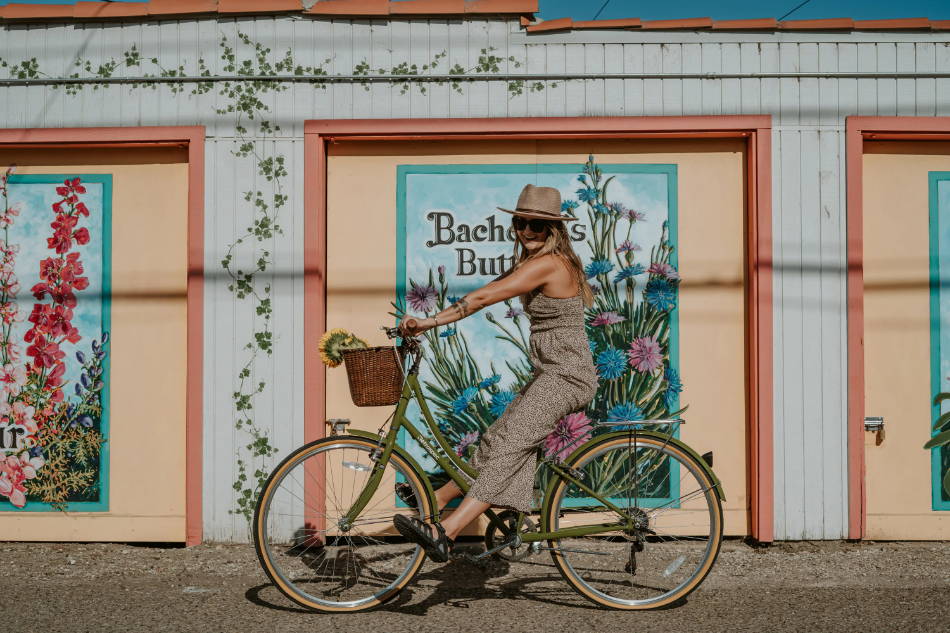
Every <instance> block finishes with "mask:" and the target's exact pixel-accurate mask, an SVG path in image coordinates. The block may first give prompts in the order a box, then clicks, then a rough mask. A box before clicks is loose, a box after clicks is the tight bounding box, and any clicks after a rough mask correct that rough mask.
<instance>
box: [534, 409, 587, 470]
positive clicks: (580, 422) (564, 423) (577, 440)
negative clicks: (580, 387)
mask: <svg viewBox="0 0 950 633" xmlns="http://www.w3.org/2000/svg"><path fill="white" fill-rule="evenodd" d="M590 435H591V422H590V418H588V417H587V416H586V415H584V412H583V411H578V412H577V413H569V414H567V415H565V416H564V417H563V418H561V419H560V420H558V422H557V424H555V425H554V430H553V431H551V433H550V434H549V435H548V436H547V437H546V438H544V454H545V456H546V457H550V458H554V459H557V460H558V461H563V460H564V458H566V457H567V456H568V455H570V454H571V453H572V452H573V451H574V449H576V448H577V447H578V446H580V445H581V444H583V443H584V442H586V441H587V440H588V439H590Z"/></svg>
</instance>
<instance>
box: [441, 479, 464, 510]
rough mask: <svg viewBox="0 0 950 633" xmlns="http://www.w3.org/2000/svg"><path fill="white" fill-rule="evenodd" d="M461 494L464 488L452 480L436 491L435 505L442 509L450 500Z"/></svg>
mask: <svg viewBox="0 0 950 633" xmlns="http://www.w3.org/2000/svg"><path fill="white" fill-rule="evenodd" d="M461 494H462V490H461V489H460V488H459V487H458V486H457V485H456V484H455V482H454V481H450V482H449V483H447V484H445V485H444V486H442V487H441V488H439V489H438V490H436V491H435V507H437V508H438V509H439V510H441V509H443V508H444V507H445V506H446V505H447V504H448V503H449V501H451V500H452V499H454V498H456V497H458V496H459V495H461Z"/></svg>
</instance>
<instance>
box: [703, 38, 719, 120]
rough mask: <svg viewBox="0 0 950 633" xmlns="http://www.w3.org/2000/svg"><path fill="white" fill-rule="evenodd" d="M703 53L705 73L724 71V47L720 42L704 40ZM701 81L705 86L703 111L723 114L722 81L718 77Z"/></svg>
mask: <svg viewBox="0 0 950 633" xmlns="http://www.w3.org/2000/svg"><path fill="white" fill-rule="evenodd" d="M702 55H703V72H704V73H718V72H721V71H722V47H721V46H720V45H719V44H718V43H715V42H704V43H703V44H702ZM700 81H701V84H702V88H703V112H704V113H705V114H722V91H723V85H722V81H721V80H717V79H702V80H700Z"/></svg>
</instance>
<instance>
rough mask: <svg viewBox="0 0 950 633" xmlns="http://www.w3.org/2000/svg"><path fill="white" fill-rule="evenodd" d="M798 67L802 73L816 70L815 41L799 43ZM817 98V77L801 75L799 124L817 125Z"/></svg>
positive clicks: (816, 50) (816, 46) (816, 53)
mask: <svg viewBox="0 0 950 633" xmlns="http://www.w3.org/2000/svg"><path fill="white" fill-rule="evenodd" d="M798 67H799V71H800V72H803V73H805V72H817V71H818V44H816V43H815V42H802V43H801V44H799V46H798ZM818 100H819V97H818V78H817V77H802V79H801V81H799V94H798V113H799V118H798V120H799V123H800V124H801V125H818V122H819V114H818ZM816 145H817V143H816Z"/></svg>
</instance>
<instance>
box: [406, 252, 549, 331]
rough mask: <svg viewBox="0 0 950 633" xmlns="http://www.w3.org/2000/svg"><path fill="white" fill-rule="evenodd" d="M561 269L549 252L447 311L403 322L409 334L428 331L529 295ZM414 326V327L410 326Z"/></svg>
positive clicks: (480, 289) (496, 280) (489, 284)
mask: <svg viewBox="0 0 950 633" xmlns="http://www.w3.org/2000/svg"><path fill="white" fill-rule="evenodd" d="M556 269H557V262H556V261H555V256H554V255H545V256H544V257H539V258H538V259H532V260H529V261H527V262H525V263H524V264H522V265H521V266H520V267H519V268H518V269H517V270H515V271H513V272H511V273H509V274H506V275H502V276H500V277H498V278H496V279H493V280H492V281H490V282H488V283H487V284H485V285H484V286H482V287H481V288H478V289H476V290H473V291H472V292H470V293H468V294H467V295H465V296H464V297H462V298H461V299H459V300H458V301H456V302H455V303H453V304H452V305H450V306H449V307H447V308H446V309H445V310H442V311H441V312H439V313H438V314H436V315H435V316H432V317H427V318H418V317H411V316H410V315H408V314H407V315H406V316H405V317H404V318H403V320H402V322H401V323H400V324H399V327H400V329H402V330H403V332H405V333H406V334H409V335H415V334H419V333H421V332H425V331H426V330H428V329H431V328H433V327H435V326H436V325H445V324H447V323H453V322H455V321H458V320H459V319H464V318H465V317H467V316H469V315H470V314H474V313H476V312H478V311H479V310H481V309H482V308H485V307H487V306H490V305H492V304H495V303H498V302H499V301H504V300H505V299H511V298H512V297H517V296H519V295H523V294H527V293H529V292H531V291H532V290H535V289H536V288H539V287H541V286H543V285H544V284H545V283H547V281H548V279H550V277H551V275H552V274H554V273H555V271H556ZM410 326H413V327H410Z"/></svg>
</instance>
